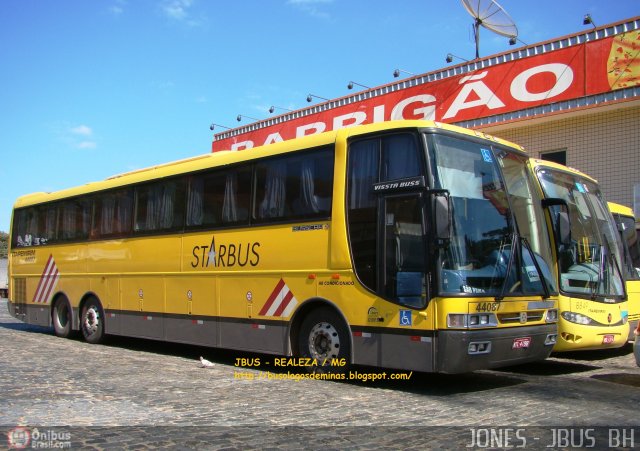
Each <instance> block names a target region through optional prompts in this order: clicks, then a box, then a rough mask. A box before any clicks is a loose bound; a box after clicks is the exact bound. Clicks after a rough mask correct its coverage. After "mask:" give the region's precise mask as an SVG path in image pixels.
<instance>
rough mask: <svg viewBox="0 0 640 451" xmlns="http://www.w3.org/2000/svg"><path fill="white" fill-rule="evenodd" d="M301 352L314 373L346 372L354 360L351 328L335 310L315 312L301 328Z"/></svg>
mask: <svg viewBox="0 0 640 451" xmlns="http://www.w3.org/2000/svg"><path fill="white" fill-rule="evenodd" d="M298 350H299V353H300V357H301V358H302V359H304V360H305V361H306V362H307V363H305V367H306V369H307V370H308V371H310V372H313V373H341V372H344V371H345V370H346V369H347V365H348V364H349V362H350V358H351V351H350V342H349V330H348V328H347V325H346V324H345V323H344V320H343V319H342V318H340V316H339V315H338V314H337V313H336V312H335V311H334V310H332V309H329V308H320V309H317V310H313V311H312V312H311V313H310V314H309V315H308V316H307V317H306V318H305V319H304V320H303V321H302V324H301V326H300V334H299V336H298Z"/></svg>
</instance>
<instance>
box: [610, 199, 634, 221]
mask: <svg viewBox="0 0 640 451" xmlns="http://www.w3.org/2000/svg"><path fill="white" fill-rule="evenodd" d="M607 205H608V206H609V210H610V211H611V213H615V214H619V215H622V216H628V217H630V218H634V219H635V216H634V214H633V209H632V208H631V207H627V206H626V205H622V204H616V203H615V202H607Z"/></svg>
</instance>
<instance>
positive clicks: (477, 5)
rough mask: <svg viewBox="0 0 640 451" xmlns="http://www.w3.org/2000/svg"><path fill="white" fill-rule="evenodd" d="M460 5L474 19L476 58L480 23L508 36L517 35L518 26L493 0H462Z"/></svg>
mask: <svg viewBox="0 0 640 451" xmlns="http://www.w3.org/2000/svg"><path fill="white" fill-rule="evenodd" d="M462 5H463V6H464V7H465V9H466V10H467V11H468V12H469V14H471V16H473V18H474V19H475V22H474V24H473V31H474V35H475V40H476V58H480V25H482V26H483V27H485V28H486V29H487V30H491V31H493V32H494V33H498V34H499V35H502V36H506V37H508V38H517V37H518V28H517V27H516V24H515V23H514V22H513V19H511V17H510V16H509V14H507V12H506V11H505V10H504V8H502V6H500V5H499V4H498V3H497V2H496V1H495V0H462Z"/></svg>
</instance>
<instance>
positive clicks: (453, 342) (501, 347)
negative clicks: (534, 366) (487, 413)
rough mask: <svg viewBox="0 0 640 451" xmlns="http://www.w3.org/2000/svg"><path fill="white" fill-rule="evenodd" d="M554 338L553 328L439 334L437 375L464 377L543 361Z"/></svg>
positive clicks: (527, 327) (464, 331)
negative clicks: (460, 375) (479, 370)
mask: <svg viewBox="0 0 640 451" xmlns="http://www.w3.org/2000/svg"><path fill="white" fill-rule="evenodd" d="M556 337H557V327H556V324H545V325H537V326H523V327H509V328H500V329H483V330H444V331H443V330H440V331H438V336H437V349H436V361H435V364H436V369H435V370H436V371H437V372H442V373H466V372H469V371H474V370H478V369H485V368H499V367H504V366H511V365H519V364H521V363H527V362H535V361H539V360H544V359H546V358H547V357H548V356H549V354H550V353H551V350H552V349H553V345H554V344H555V339H556Z"/></svg>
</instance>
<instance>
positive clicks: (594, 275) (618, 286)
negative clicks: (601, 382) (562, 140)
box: [530, 158, 629, 351]
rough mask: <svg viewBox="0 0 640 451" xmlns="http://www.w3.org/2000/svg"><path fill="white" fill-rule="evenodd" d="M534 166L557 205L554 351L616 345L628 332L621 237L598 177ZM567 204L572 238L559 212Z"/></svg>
mask: <svg viewBox="0 0 640 451" xmlns="http://www.w3.org/2000/svg"><path fill="white" fill-rule="evenodd" d="M530 166H531V168H532V170H533V172H534V173H535V174H536V177H537V179H538V181H539V186H540V189H541V190H542V194H543V196H544V197H545V199H547V200H559V202H556V205H552V206H551V207H550V210H551V212H552V216H553V220H552V221H551V224H553V225H552V226H550V233H551V235H552V236H553V237H554V241H555V242H556V246H555V248H556V273H557V275H558V280H559V282H558V285H559V288H560V298H559V303H558V312H559V318H558V341H557V343H556V345H555V347H554V351H576V350H590V349H603V348H617V347H621V346H623V345H624V344H625V343H626V342H627V337H628V335H629V324H628V309H627V295H626V292H625V284H624V279H623V275H622V256H621V249H620V240H619V237H618V234H617V232H616V230H615V225H614V223H613V218H612V217H611V214H610V212H609V210H608V208H607V203H606V200H605V199H604V196H603V195H602V192H601V191H600V187H599V185H598V183H597V181H596V180H594V179H593V178H591V177H589V176H588V175H586V174H584V173H581V172H580V171H577V170H575V169H572V168H568V167H566V166H563V165H560V164H557V163H553V162H550V161H543V160H537V159H533V158H532V159H531V160H530ZM563 208H566V209H568V213H569V218H570V221H569V222H570V228H571V240H570V242H565V243H562V240H561V239H559V238H558V235H559V233H558V226H559V225H560V221H559V220H558V218H557V216H556V215H557V214H558V212H560V211H562V210H563Z"/></svg>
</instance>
